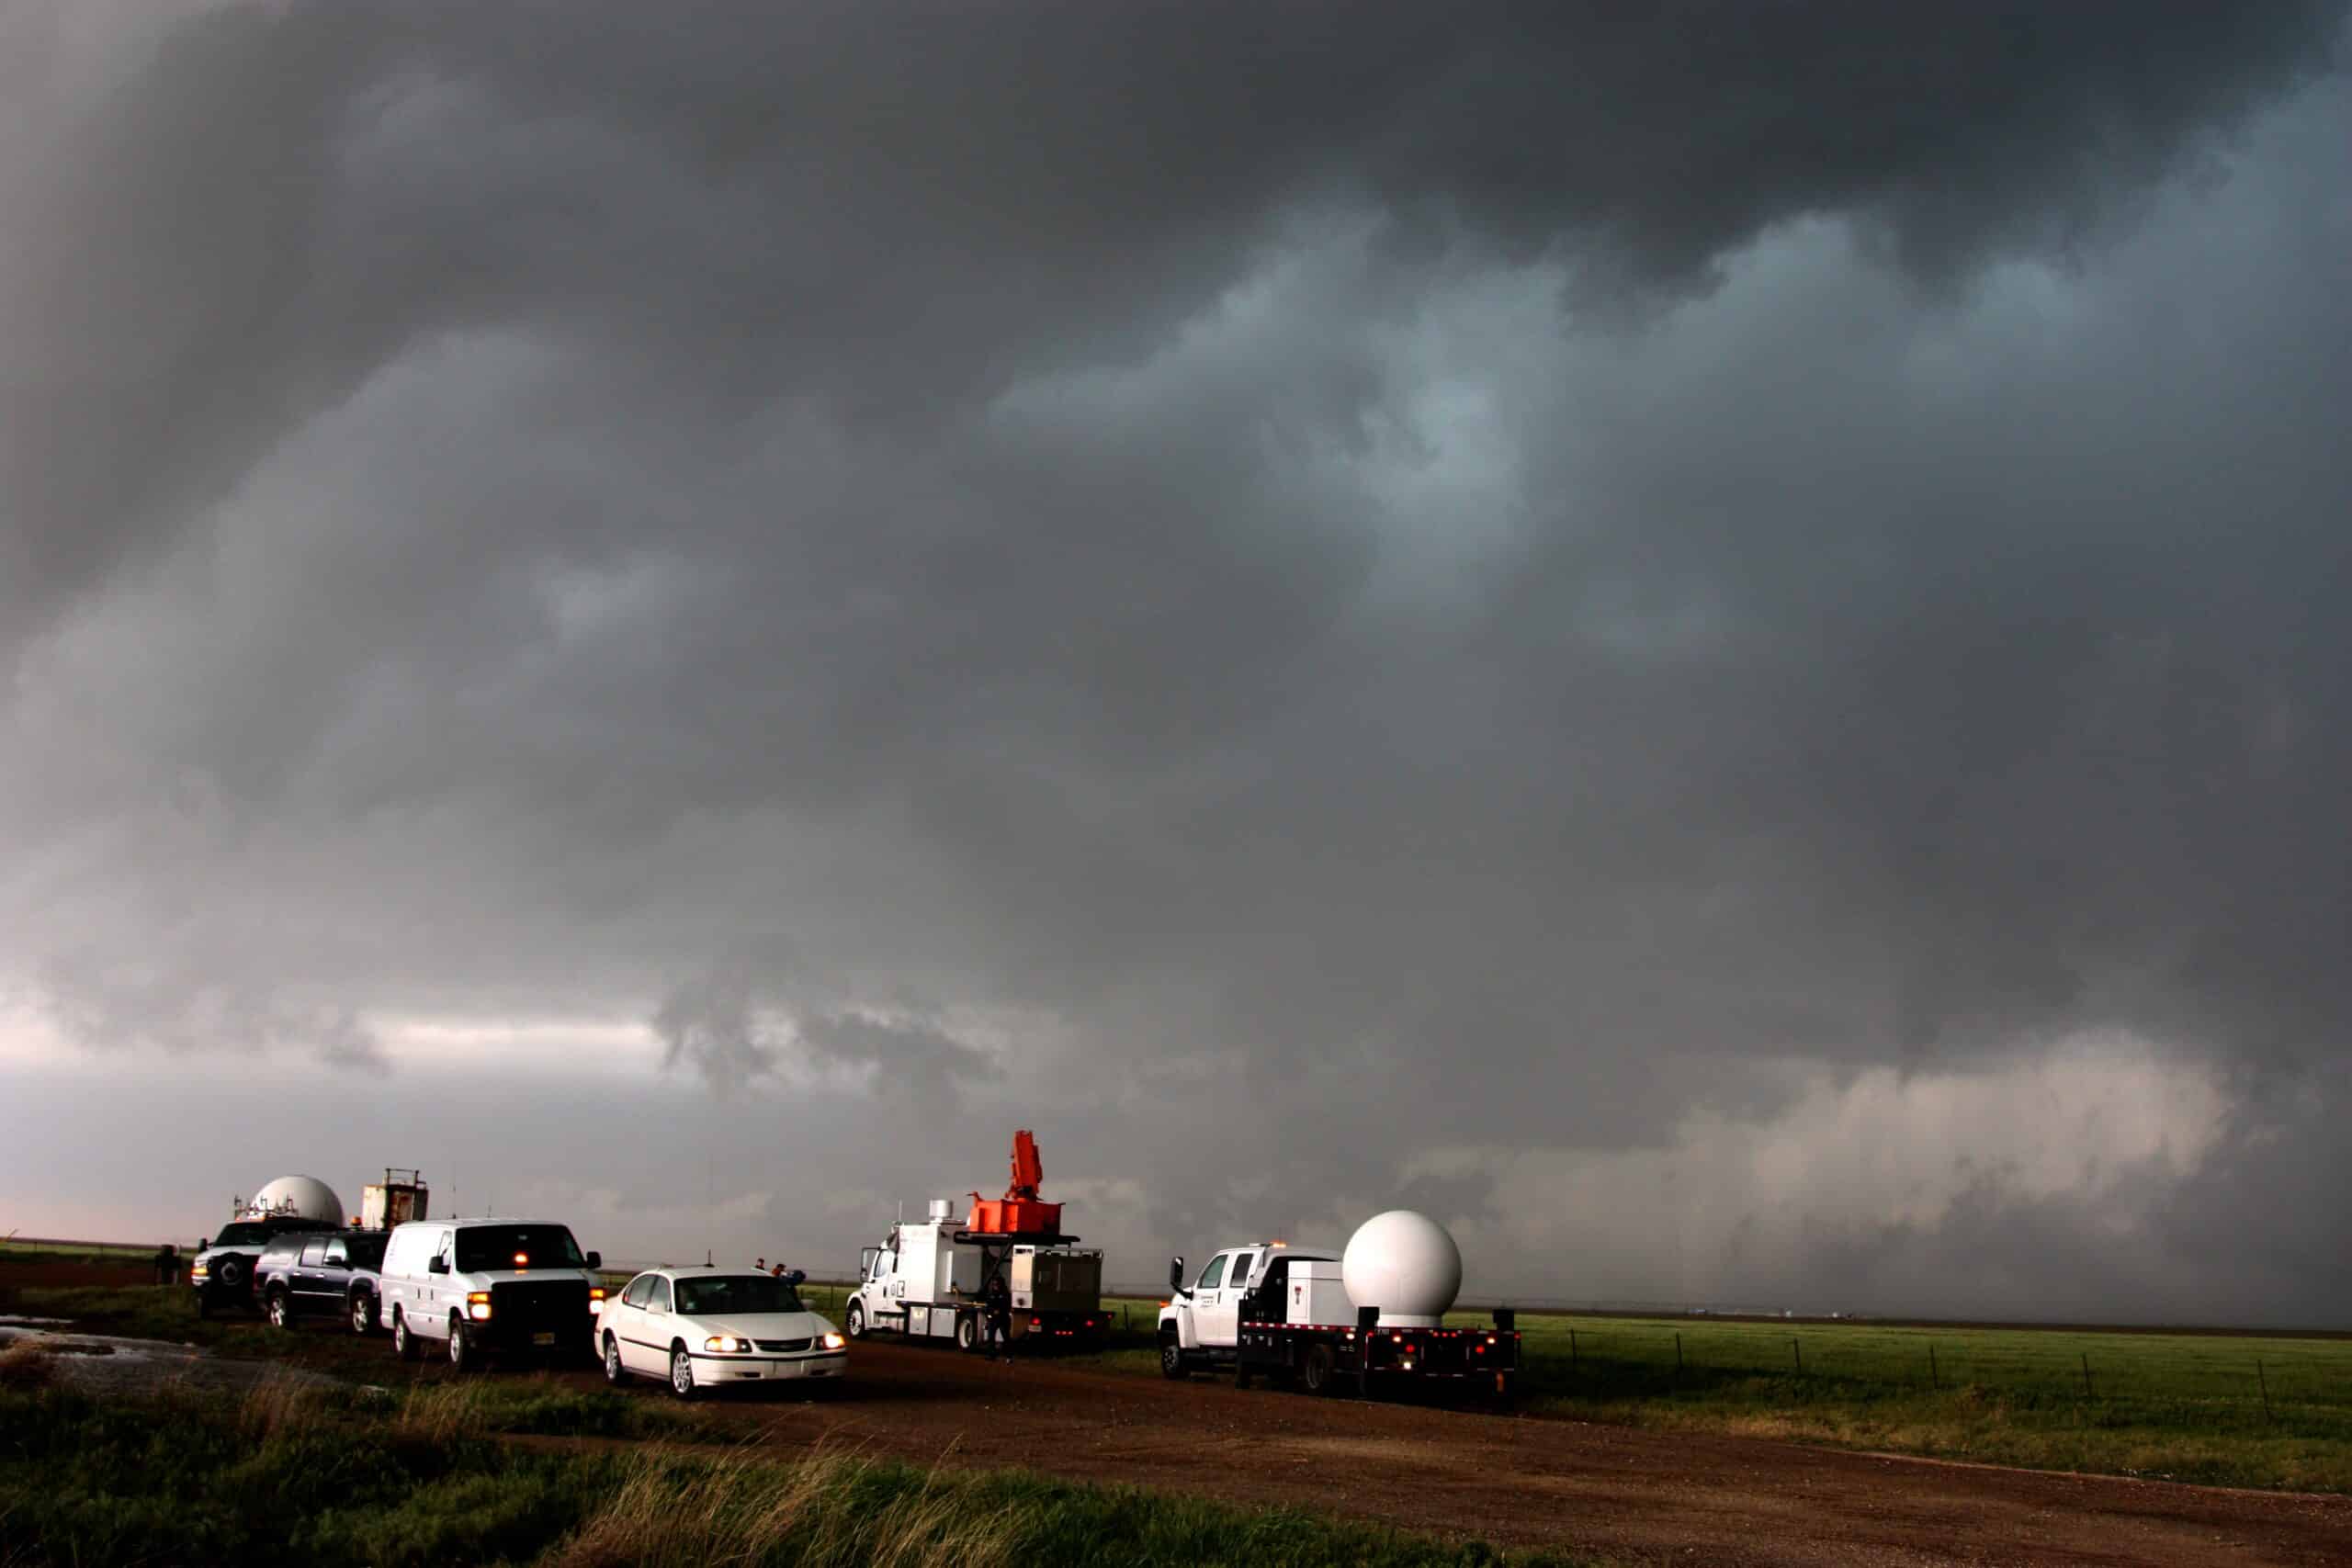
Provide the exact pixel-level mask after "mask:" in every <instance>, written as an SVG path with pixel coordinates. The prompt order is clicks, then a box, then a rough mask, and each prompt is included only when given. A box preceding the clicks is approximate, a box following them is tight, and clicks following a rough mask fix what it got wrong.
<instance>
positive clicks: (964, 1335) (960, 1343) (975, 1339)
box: [956, 1313, 980, 1356]
mask: <svg viewBox="0 0 2352 1568" xmlns="http://www.w3.org/2000/svg"><path fill="white" fill-rule="evenodd" d="M956 1348H957V1349H958V1350H968V1351H970V1352H971V1353H972V1354H973V1355H975V1356H977V1355H978V1354H979V1353H980V1320H979V1319H978V1318H977V1317H974V1316H973V1315H972V1314H970V1313H966V1314H964V1315H963V1316H961V1317H959V1318H957V1319H956Z"/></svg>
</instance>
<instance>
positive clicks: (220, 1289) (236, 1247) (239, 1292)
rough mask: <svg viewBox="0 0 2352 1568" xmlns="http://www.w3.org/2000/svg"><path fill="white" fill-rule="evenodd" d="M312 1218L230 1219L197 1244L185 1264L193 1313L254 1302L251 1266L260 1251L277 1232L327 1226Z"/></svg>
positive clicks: (206, 1315) (258, 1259) (213, 1310)
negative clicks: (193, 1296) (193, 1294)
mask: <svg viewBox="0 0 2352 1568" xmlns="http://www.w3.org/2000/svg"><path fill="white" fill-rule="evenodd" d="M331 1228H332V1227H330V1226H325V1225H322V1224H319V1222H318V1221H316V1220H298V1219H294V1218H292V1217H291V1216H288V1215H273V1216H271V1217H268V1218H266V1219H258V1220H232V1221H230V1222H229V1223H228V1224H225V1225H222V1226H221V1227H220V1235H216V1236H214V1237H212V1238H211V1239H210V1240H209V1241H207V1242H205V1243H204V1245H203V1246H202V1247H199V1248H198V1250H197V1254H196V1260H195V1261H194V1262H193V1263H191V1264H189V1265H188V1270H187V1282H188V1284H189V1286H190V1287H191V1288H192V1289H194V1290H195V1292H196V1315H197V1316H198V1317H209V1316H211V1315H212V1314H213V1313H214V1312H215V1311H217V1310H219V1309H220V1308H221V1307H224V1306H234V1307H250V1306H252V1305H253V1304H254V1265H255V1264H257V1263H259V1262H260V1261H261V1255H262V1251H263V1249H264V1248H265V1247H268V1246H269V1244H270V1243H271V1242H273V1241H275V1240H277V1238H278V1237H279V1236H282V1235H291V1234H294V1233H297V1232H305V1231H322V1230H327V1229H331Z"/></svg>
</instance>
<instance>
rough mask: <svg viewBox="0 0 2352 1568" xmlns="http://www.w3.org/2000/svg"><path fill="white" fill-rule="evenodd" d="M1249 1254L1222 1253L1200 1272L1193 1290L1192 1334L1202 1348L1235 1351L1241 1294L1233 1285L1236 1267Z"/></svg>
mask: <svg viewBox="0 0 2352 1568" xmlns="http://www.w3.org/2000/svg"><path fill="white" fill-rule="evenodd" d="M1249 1256H1250V1254H1248V1253H1246V1252H1242V1253H1233V1252H1220V1253H1218V1254H1217V1255H1216V1257H1215V1258H1210V1259H1209V1261H1208V1266H1207V1267H1206V1268H1204V1269H1202V1270H1201V1278H1200V1280H1199V1282H1198V1283H1196V1284H1195V1285H1193V1333H1194V1334H1196V1335H1198V1336H1199V1337H1200V1342H1201V1344H1202V1345H1204V1346H1205V1347H1207V1348H1210V1349H1213V1350H1227V1349H1230V1348H1233V1345H1234V1343H1235V1341H1236V1340H1237V1339H1238V1337H1239V1329H1238V1325H1239V1321H1240V1312H1239V1308H1240V1305H1241V1291H1240V1288H1239V1286H1238V1284H1235V1283H1234V1282H1233V1276H1234V1274H1235V1273H1236V1272H1240V1270H1237V1269H1235V1268H1234V1265H1235V1264H1237V1263H1238V1262H1239V1261H1240V1260H1241V1259H1243V1258H1248V1257H1249Z"/></svg>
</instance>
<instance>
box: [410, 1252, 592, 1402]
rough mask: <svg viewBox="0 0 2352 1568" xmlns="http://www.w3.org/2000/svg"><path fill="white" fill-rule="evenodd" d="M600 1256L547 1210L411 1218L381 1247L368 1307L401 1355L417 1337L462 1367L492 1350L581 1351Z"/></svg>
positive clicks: (587, 1336) (553, 1355) (579, 1354)
mask: <svg viewBox="0 0 2352 1568" xmlns="http://www.w3.org/2000/svg"><path fill="white" fill-rule="evenodd" d="M603 1261H604V1260H603V1258H599V1257H598V1256H597V1255H596V1254H595V1253H594V1252H585V1253H583V1252H582V1251H581V1250H580V1244H579V1243H578V1242H577V1241H575V1240H574V1239H573V1238H572V1235H571V1227H569V1226H567V1225H560V1224H553V1223H551V1222H549V1221H546V1220H501V1219H484V1220H412V1221H411V1222H409V1223H408V1224H403V1225H400V1226H397V1227H395V1228H394V1229H393V1231H392V1239H391V1241H390V1244H389V1245H388V1246H387V1247H385V1248H384V1268H383V1273H382V1275H381V1278H380V1282H379V1288H378V1291H377V1295H376V1311H377V1315H378V1319H379V1324H380V1325H381V1326H382V1327H384V1328H387V1329H390V1331H391V1336H392V1353H393V1354H394V1355H396V1356H399V1357H400V1358H401V1359H402V1360H408V1359H413V1357H415V1356H416V1355H417V1354H418V1351H419V1348H420V1341H439V1342H440V1343H441V1344H442V1345H443V1346H444V1347H445V1348H446V1351H447V1355H448V1358H449V1364H450V1365H451V1366H452V1367H456V1368H458V1369H459V1370H461V1371H462V1370H464V1369H465V1368H468V1367H472V1366H476V1365H479V1364H480V1363H481V1360H482V1359H484V1358H486V1357H489V1356H492V1355H537V1356H539V1357H543V1358H548V1359H559V1358H569V1359H583V1358H584V1355H585V1353H586V1352H587V1350H588V1349H589V1348H590V1347H591V1345H592V1344H593V1343H594V1339H593V1335H594V1328H595V1312H596V1303H598V1302H600V1301H602V1300H603V1299H604V1295H605V1290H604V1281H603V1280H601V1279H600V1278H599V1277H598V1275H597V1274H596V1272H595V1270H596V1269H598V1268H599V1267H600V1266H601V1265H602V1263H603Z"/></svg>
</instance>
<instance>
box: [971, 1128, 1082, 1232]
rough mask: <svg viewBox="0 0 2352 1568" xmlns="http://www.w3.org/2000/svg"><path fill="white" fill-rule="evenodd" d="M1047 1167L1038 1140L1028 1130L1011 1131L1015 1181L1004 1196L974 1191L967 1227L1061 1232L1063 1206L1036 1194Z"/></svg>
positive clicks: (1001, 1230) (1005, 1191)
mask: <svg viewBox="0 0 2352 1568" xmlns="http://www.w3.org/2000/svg"><path fill="white" fill-rule="evenodd" d="M1044 1179H1046V1168H1045V1165H1044V1163H1043V1162H1042V1161H1040V1160H1039V1159H1038V1158H1037V1140H1036V1139H1035V1137H1032V1136H1031V1135H1030V1133H1029V1129H1028V1128H1026V1127H1023V1128H1022V1129H1021V1130H1020V1131H1019V1132H1017V1133H1015V1134H1012V1185H1011V1186H1009V1187H1007V1188H1006V1189H1005V1190H1004V1196H1003V1197H1002V1198H983V1197H981V1196H980V1195H979V1194H978V1192H974V1193H973V1194H972V1213H971V1217H970V1218H969V1219H967V1220H966V1221H965V1222H964V1228H965V1229H966V1230H967V1231H976V1232H978V1233H980V1234H982V1235H1027V1236H1036V1237H1038V1238H1040V1239H1045V1238H1047V1237H1051V1236H1057V1235H1061V1230H1062V1206H1061V1205H1060V1204H1059V1203H1048V1202H1046V1201H1045V1200H1043V1199H1041V1198H1039V1197H1038V1196H1037V1184H1038V1183H1039V1182H1041V1181H1043V1180H1044Z"/></svg>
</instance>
